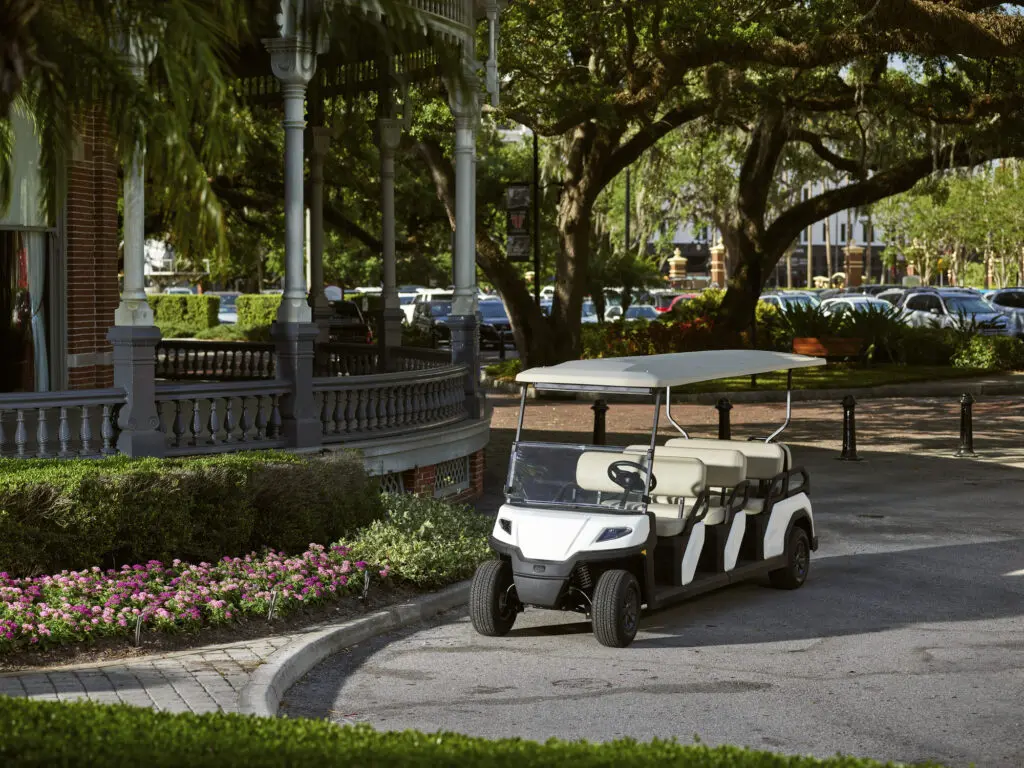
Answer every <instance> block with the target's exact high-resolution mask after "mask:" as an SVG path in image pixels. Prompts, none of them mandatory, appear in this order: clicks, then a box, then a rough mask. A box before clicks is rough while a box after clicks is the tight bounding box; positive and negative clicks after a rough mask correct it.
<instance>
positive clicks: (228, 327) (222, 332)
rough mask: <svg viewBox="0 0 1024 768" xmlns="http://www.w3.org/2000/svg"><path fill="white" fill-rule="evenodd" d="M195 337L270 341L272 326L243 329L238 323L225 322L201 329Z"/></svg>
mask: <svg viewBox="0 0 1024 768" xmlns="http://www.w3.org/2000/svg"><path fill="white" fill-rule="evenodd" d="M195 338H197V339H201V340H203V341H270V326H269V325H261V326H257V327H255V328H244V329H243V328H239V327H238V324H237V323H225V324H221V325H217V326H214V327H213V328H207V329H206V330H203V331H199V332H198V333H197V334H196V335H195Z"/></svg>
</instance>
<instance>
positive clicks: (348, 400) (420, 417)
mask: <svg viewBox="0 0 1024 768" xmlns="http://www.w3.org/2000/svg"><path fill="white" fill-rule="evenodd" d="M466 372H467V369H466V367H465V366H462V365H449V366H448V367H446V368H435V369H432V370H424V371H416V372H403V373H383V374H378V375H374V376H359V377H352V378H337V377H320V378H316V379H314V380H313V393H314V397H315V398H316V403H317V408H318V411H319V413H320V424H321V428H322V430H323V441H324V442H325V443H339V442H345V441H349V440H359V439H368V438H372V437H374V436H377V435H383V434H388V433H396V432H399V433H403V434H404V433H409V432H413V431H417V430H420V429H431V428H436V427H439V426H443V425H445V424H449V423H453V422H456V421H461V420H462V419H464V418H466V417H467V413H466V400H465V393H464V387H465V380H466Z"/></svg>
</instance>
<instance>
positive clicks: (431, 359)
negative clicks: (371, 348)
mask: <svg viewBox="0 0 1024 768" xmlns="http://www.w3.org/2000/svg"><path fill="white" fill-rule="evenodd" d="M388 357H389V366H388V367H389V369H390V370H392V371H424V370H429V369H432V368H445V367H447V366H449V365H451V364H452V355H451V352H449V351H448V350H445V349H429V348H427V347H395V348H394V349H390V350H388Z"/></svg>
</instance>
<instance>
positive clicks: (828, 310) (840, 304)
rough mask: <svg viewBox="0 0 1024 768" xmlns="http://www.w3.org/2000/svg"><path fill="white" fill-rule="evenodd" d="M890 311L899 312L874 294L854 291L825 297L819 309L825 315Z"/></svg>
mask: <svg viewBox="0 0 1024 768" xmlns="http://www.w3.org/2000/svg"><path fill="white" fill-rule="evenodd" d="M872 310H874V311H876V312H891V313H892V314H893V315H896V314H898V313H899V310H898V309H896V307H894V306H893V305H892V304H890V303H889V302H887V301H882V300H881V299H876V298H875V297H874V296H866V295H864V294H859V293H854V294H849V295H846V296H837V297H836V298H834V299H825V300H824V301H823V302H821V311H822V313H823V314H825V315H829V316H832V315H842V314H846V313H850V312H870V311H872Z"/></svg>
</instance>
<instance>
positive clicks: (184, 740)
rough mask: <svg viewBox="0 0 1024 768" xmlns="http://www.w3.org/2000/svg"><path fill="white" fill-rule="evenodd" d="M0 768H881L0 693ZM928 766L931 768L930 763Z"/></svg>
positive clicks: (699, 748) (663, 745) (735, 751)
mask: <svg viewBox="0 0 1024 768" xmlns="http://www.w3.org/2000/svg"><path fill="white" fill-rule="evenodd" d="M0 732H2V733H3V734H4V737H3V739H0V764H2V765H5V766H11V768H15V767H17V768H21V767H22V766H51V765H60V766H64V768H86V766H90V767H91V766H97V765H102V766H110V767H111V768H120V766H125V768H128V767H129V766H131V768H135V766H139V765H145V766H147V768H164V766H168V767H170V766H175V767H177V766H181V765H187V766H190V768H207V767H209V768H234V767H235V766H238V767H239V768H263V766H267V767H268V768H269V767H270V766H274V767H275V768H276V766H281V765H316V766H323V768H331V767H332V766H338V767H339V768H341V766H345V767H346V768H347V766H380V767H383V766H407V765H408V766H453V765H458V766H465V768H476V766H494V767H495V768H536V767H539V766H566V765H571V766H577V767H578V768H596V766H613V765H614V766H621V767H622V768H641V767H642V768H647V767H650V768H653V766H659V767H660V766H681V767H682V766H685V768H881V763H877V762H875V761H874V760H861V759H857V758H853V757H845V756H842V755H839V756H836V757H829V758H825V759H820V760H819V759H817V758H814V757H805V756H798V757H786V756H784V755H777V754H773V753H770V752H755V751H752V750H747V749H741V748H739V747H730V746H724V747H710V746H707V745H704V744H693V745H682V744H678V743H676V742H675V741H662V740H658V739H655V740H653V741H651V742H649V743H641V742H636V741H633V740H632V739H621V740H617V741H609V742H605V743H599V744H591V743H588V742H585V741H574V742H566V741H559V740H557V739H551V740H549V741H546V742H545V743H543V744H539V743H537V742H535V741H526V740H523V739H497V740H494V741H489V740H487V739H481V738H475V737H472V736H463V735H461V734H456V733H443V734H440V733H439V734H433V735H429V736H428V735H425V734H422V733H419V732H416V731H400V732H399V731H393V732H389V733H378V732H377V731H374V730H373V729H372V728H370V727H369V726H367V725H359V726H356V727H351V726H350V727H344V728H342V727H340V726H338V725H335V724H334V723H331V722H327V721H325V720H310V719H305V718H273V717H268V718H262V717H247V716H244V715H234V714H231V715H228V714H223V713H210V714H205V715H193V714H191V713H185V714H171V713H170V712H155V711H153V710H150V709H143V708H141V707H131V706H127V705H116V706H109V705H102V704H96V703H93V702H81V701H76V702H56V701H40V700H33V699H21V698H13V697H7V696H0ZM936 768H938V767H937V766H936Z"/></svg>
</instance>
